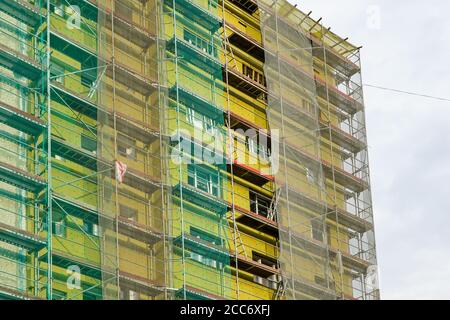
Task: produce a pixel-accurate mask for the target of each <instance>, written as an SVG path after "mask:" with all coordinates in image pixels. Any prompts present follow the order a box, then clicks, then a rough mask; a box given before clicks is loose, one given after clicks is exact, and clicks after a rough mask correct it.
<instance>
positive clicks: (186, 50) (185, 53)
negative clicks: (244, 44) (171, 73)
mask: <svg viewBox="0 0 450 320" xmlns="http://www.w3.org/2000/svg"><path fill="white" fill-rule="evenodd" d="M175 47H176V51H177V54H178V55H179V56H181V57H182V59H180V61H185V62H188V63H192V64H193V65H195V66H196V67H198V68H199V69H202V70H205V71H206V72H208V74H210V75H216V76H217V74H218V73H219V72H221V68H222V63H221V62H220V61H219V60H218V59H217V58H215V57H213V56H212V55H210V54H209V53H207V52H204V51H202V50H200V49H199V48H197V47H195V46H194V45H192V44H191V43H189V42H187V41H185V40H183V39H180V38H178V37H173V38H172V39H170V40H169V41H168V42H167V44H166V49H167V50H168V51H169V52H171V53H172V54H175Z"/></svg>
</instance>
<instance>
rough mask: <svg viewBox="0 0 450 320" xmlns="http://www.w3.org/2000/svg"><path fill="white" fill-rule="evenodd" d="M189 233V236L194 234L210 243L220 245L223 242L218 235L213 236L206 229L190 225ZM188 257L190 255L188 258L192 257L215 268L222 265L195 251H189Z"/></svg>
mask: <svg viewBox="0 0 450 320" xmlns="http://www.w3.org/2000/svg"><path fill="white" fill-rule="evenodd" d="M190 234H191V236H194V237H196V238H198V239H201V240H203V241H207V242H210V243H211V244H214V245H219V246H221V245H222V244H223V241H222V239H221V238H220V237H216V236H214V235H212V234H210V233H208V232H206V231H203V230H200V229H198V228H196V227H192V226H191V227H190ZM189 257H190V259H192V260H194V261H197V262H199V263H201V264H204V265H206V266H209V267H212V268H217V267H218V266H219V268H221V267H222V264H221V263H217V261H216V260H214V259H213V258H210V257H205V256H203V255H201V254H198V253H196V252H191V254H190V256H189Z"/></svg>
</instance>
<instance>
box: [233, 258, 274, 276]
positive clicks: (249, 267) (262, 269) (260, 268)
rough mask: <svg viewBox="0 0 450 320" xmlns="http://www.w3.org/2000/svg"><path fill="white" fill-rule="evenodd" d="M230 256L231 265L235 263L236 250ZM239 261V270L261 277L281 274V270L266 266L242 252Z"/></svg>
mask: <svg viewBox="0 0 450 320" xmlns="http://www.w3.org/2000/svg"><path fill="white" fill-rule="evenodd" d="M230 258H231V265H233V264H235V263H236V255H235V254H234V252H233V253H230ZM237 262H238V265H239V270H242V271H245V272H248V273H251V274H254V275H257V276H259V277H263V278H268V277H270V276H273V275H279V274H280V270H278V269H276V268H272V267H269V266H266V265H264V264H262V263H259V262H257V261H254V260H251V259H249V258H246V257H244V256H242V255H240V254H238V255H237Z"/></svg>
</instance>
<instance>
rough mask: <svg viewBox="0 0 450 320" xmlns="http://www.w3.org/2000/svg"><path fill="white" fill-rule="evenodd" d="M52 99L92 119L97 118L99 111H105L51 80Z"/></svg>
mask: <svg viewBox="0 0 450 320" xmlns="http://www.w3.org/2000/svg"><path fill="white" fill-rule="evenodd" d="M51 89H52V100H54V101H56V102H58V103H60V104H62V105H68V106H69V107H70V108H71V109H73V110H75V111H77V112H80V113H81V114H83V115H85V116H88V117H90V118H92V119H97V116H98V114H99V113H102V112H103V113H106V111H104V110H102V109H100V108H98V106H97V105H96V104H95V103H94V102H91V101H89V100H87V99H85V98H83V97H82V96H80V95H79V94H77V93H75V92H73V91H71V90H69V89H67V88H66V87H64V86H63V85H61V84H59V83H56V82H54V81H52V82H51Z"/></svg>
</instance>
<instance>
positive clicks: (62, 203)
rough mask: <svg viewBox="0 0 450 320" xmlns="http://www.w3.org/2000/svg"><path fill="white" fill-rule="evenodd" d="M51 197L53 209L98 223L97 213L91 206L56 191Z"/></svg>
mask: <svg viewBox="0 0 450 320" xmlns="http://www.w3.org/2000/svg"><path fill="white" fill-rule="evenodd" d="M52 199H53V202H54V203H55V204H54V208H55V210H63V211H64V212H65V213H67V214H70V215H72V216H74V217H77V218H80V219H82V220H83V221H86V222H90V223H95V224H98V218H99V213H98V212H97V210H96V209H95V208H94V207H93V206H89V205H87V204H85V203H82V202H80V201H78V200H75V199H71V198H70V197H67V196H65V195H61V194H57V193H55V194H53V197H52Z"/></svg>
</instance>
